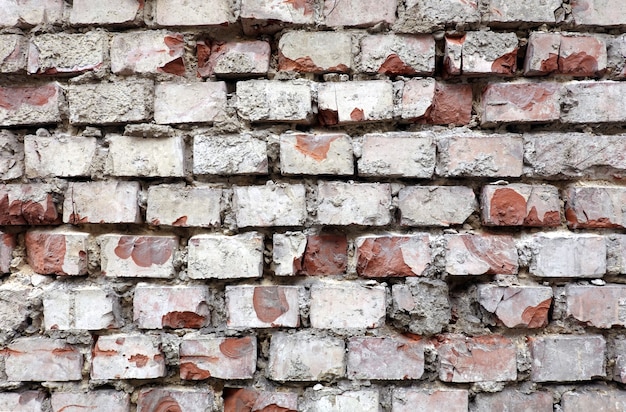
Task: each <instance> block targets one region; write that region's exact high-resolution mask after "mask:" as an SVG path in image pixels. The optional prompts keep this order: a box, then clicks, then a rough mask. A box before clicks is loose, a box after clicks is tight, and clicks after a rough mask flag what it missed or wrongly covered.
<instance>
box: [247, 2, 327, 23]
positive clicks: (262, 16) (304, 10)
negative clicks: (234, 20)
mask: <svg viewBox="0 0 626 412" xmlns="http://www.w3.org/2000/svg"><path fill="white" fill-rule="evenodd" d="M240 16H241V19H242V20H243V22H244V30H245V29H246V28H248V29H250V28H252V27H253V25H255V24H259V25H263V24H267V23H268V20H269V21H272V20H276V21H279V22H286V23H293V24H313V23H314V18H315V13H314V8H313V2H311V1H309V0H307V1H304V2H302V3H300V2H297V3H292V2H285V1H284V0H242V2H241V14H240ZM246 23H247V24H246ZM246 26H247V27H246Z"/></svg>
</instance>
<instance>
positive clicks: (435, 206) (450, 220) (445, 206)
mask: <svg viewBox="0 0 626 412" xmlns="http://www.w3.org/2000/svg"><path fill="white" fill-rule="evenodd" d="M476 206H477V204H476V196H475V195H474V191H473V190H472V188H470V187H465V186H407V187H405V188H403V189H401V190H400V193H399V194H398V208H399V209H400V213H401V220H400V223H401V224H402V225H403V226H450V225H459V224H463V223H464V222H465V221H466V220H467V218H469V217H470V216H471V214H472V213H474V211H475V210H476Z"/></svg>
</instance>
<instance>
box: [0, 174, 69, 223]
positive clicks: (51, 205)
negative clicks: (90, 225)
mask: <svg viewBox="0 0 626 412" xmlns="http://www.w3.org/2000/svg"><path fill="white" fill-rule="evenodd" d="M59 223H61V217H60V214H59V212H58V211H57V205H56V201H55V200H54V197H53V193H52V188H51V187H50V186H48V185H45V184H41V183H31V184H8V185H4V184H1V185H0V225H55V224H59Z"/></svg>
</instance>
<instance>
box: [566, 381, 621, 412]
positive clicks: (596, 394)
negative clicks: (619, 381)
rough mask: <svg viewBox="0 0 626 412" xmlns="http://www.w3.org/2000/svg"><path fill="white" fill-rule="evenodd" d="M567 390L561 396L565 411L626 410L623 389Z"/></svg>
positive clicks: (608, 411) (605, 411) (606, 411)
mask: <svg viewBox="0 0 626 412" xmlns="http://www.w3.org/2000/svg"><path fill="white" fill-rule="evenodd" d="M599 389H600V390H593V389H592V390H588V391H587V390H584V388H580V389H577V390H576V391H570V392H565V393H564V394H563V396H562V397H561V408H562V410H563V412H579V411H597V412H621V411H623V410H626V393H624V391H623V390H621V389H614V388H609V387H607V388H599Z"/></svg>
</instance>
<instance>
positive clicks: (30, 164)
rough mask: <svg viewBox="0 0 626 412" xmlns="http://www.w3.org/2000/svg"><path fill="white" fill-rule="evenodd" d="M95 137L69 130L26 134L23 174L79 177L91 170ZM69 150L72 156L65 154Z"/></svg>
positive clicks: (86, 174) (34, 176) (88, 173)
mask: <svg viewBox="0 0 626 412" xmlns="http://www.w3.org/2000/svg"><path fill="white" fill-rule="evenodd" d="M97 145H98V143H97V140H96V138H95V137H84V136H72V135H70V134H64V133H61V134H54V135H52V136H46V135H26V136H25V137H24V163H25V171H26V177H29V178H38V177H51V176H58V177H79V176H89V175H90V174H91V167H92V165H91V164H92V162H93V160H94V156H95V155H96V150H97ZM68 153H72V156H67V154H68Z"/></svg>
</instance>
